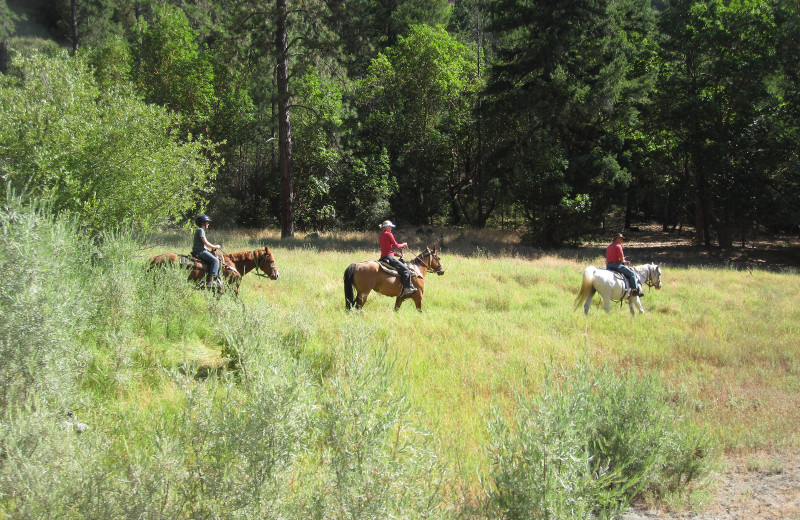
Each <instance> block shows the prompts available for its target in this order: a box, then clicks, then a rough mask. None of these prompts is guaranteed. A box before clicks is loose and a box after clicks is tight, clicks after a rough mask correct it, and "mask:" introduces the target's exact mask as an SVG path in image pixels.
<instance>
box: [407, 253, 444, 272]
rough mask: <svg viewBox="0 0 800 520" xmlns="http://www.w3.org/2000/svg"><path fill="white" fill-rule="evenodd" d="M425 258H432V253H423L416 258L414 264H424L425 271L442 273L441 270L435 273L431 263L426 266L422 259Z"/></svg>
mask: <svg viewBox="0 0 800 520" xmlns="http://www.w3.org/2000/svg"><path fill="white" fill-rule="evenodd" d="M423 256H429V257H430V256H432V253H431V252H430V251H425V252H424V253H422V254H421V255H419V256H418V257H416V258H415V259H414V260H413V262H419V263H420V264H422V266H423V267H424V268H425V269H427V270H428V271H433V272H434V273H439V272H440V271H441V268H440V269H439V270H436V271H434V270H433V268H432V267H431V263H430V262H428V264H427V265H426V264H425V261H424V260H422V259H421V257H423Z"/></svg>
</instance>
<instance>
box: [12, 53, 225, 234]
mask: <svg viewBox="0 0 800 520" xmlns="http://www.w3.org/2000/svg"><path fill="white" fill-rule="evenodd" d="M13 65H14V67H13V70H12V73H11V74H10V75H9V76H3V77H2V78H0V179H3V180H6V181H10V182H11V184H12V185H13V186H14V187H15V188H16V189H17V190H18V191H25V192H27V193H29V194H31V195H33V196H37V197H45V198H48V199H49V200H51V201H52V209H53V210H55V211H57V212H60V211H70V212H73V213H75V214H76V215H78V216H80V218H81V220H82V221H83V222H84V223H85V224H86V225H88V226H89V227H90V228H93V229H101V230H102V229H114V228H117V227H121V226H123V225H130V226H134V227H135V229H139V228H142V227H143V228H148V227H150V226H152V225H155V224H158V223H162V222H166V221H170V220H175V219H177V218H179V217H181V216H182V215H183V214H184V213H185V212H186V211H189V210H191V209H193V208H194V207H195V206H196V204H197V203H198V201H199V200H200V195H201V194H202V192H203V191H204V190H207V189H208V188H209V185H210V182H211V180H212V179H213V178H214V176H215V172H216V166H215V165H214V164H213V163H212V161H211V160H210V159H209V157H212V156H213V151H212V149H211V146H210V145H209V144H208V143H205V142H201V141H193V140H189V141H188V142H187V141H184V140H182V139H183V138H184V136H180V135H178V134H177V132H176V130H175V128H176V125H177V119H176V118H175V116H173V115H171V114H170V113H169V112H167V110H166V109H164V108H162V107H158V106H156V105H147V104H145V103H144V102H143V101H142V100H141V99H139V98H138V97H136V96H135V95H134V94H132V93H131V92H130V89H126V88H125V87H124V85H123V86H120V88H109V87H108V85H106V84H104V89H101V88H100V87H98V83H97V80H96V78H95V76H94V74H92V72H91V70H90V69H89V67H88V65H87V62H86V58H85V57H81V56H78V57H68V56H67V55H66V53H60V54H56V55H55V56H52V57H46V56H44V55H42V54H37V53H34V54H32V55H31V56H27V57H24V56H16V58H15V59H14V62H13Z"/></svg>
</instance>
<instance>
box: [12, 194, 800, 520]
mask: <svg viewBox="0 0 800 520" xmlns="http://www.w3.org/2000/svg"><path fill="white" fill-rule="evenodd" d="M0 217H2V218H1V219H0V220H2V221H1V222H0V225H2V226H3V234H2V237H0V240H2V244H0V245H2V248H0V262H2V264H1V265H3V266H4V267H3V268H4V275H3V277H2V279H0V304H1V305H2V306H1V307H0V310H2V314H3V320H2V324H0V332H2V336H0V341H2V349H3V350H2V352H0V356H2V361H3V363H2V364H0V390H2V399H3V401H2V407H0V411H1V412H2V415H0V517H14V518H44V517H52V518H55V517H59V518H254V517H281V518H288V519H291V518H390V517H402V518H425V517H432V518H433V517H435V518H446V517H452V516H457V515H459V514H461V513H463V514H471V515H473V516H475V517H479V518H480V517H486V518H490V517H497V516H502V515H507V516H510V513H506V512H503V511H506V509H507V508H505V506H502V505H500V504H501V503H500V502H498V501H496V500H494V498H493V495H492V493H497V492H498V490H500V489H503V488H502V486H501V484H502V481H503V478H501V477H500V475H506V474H507V475H514V474H515V473H514V470H513V466H508V465H507V464H512V463H513V462H512V460H509V461H508V463H507V462H504V461H503V459H497V458H495V459H492V458H491V457H490V456H489V454H490V453H493V452H494V453H499V451H498V447H499V446H505V447H506V448H503V449H504V450H507V451H508V452H509V453H512V452H513V450H514V449H516V448H514V446H520V445H522V444H525V443H528V442H533V441H536V442H539V446H540V447H541V448H542V449H544V450H559V453H561V454H562V455H565V454H570V456H571V457H574V458H576V459H577V460H582V461H583V462H581V463H579V464H578V465H575V466H569V467H567V466H565V467H564V470H565V473H562V474H552V475H554V478H557V479H560V480H564V479H565V478H567V477H569V478H572V477H571V476H575V477H580V478H583V479H584V480H583V482H584V483H585V484H587V486H588V485H589V484H591V481H590V480H586V478H588V477H591V478H592V479H594V481H595V484H594V485H595V486H596V487H594V488H592V487H590V486H589V487H587V486H584V487H583V488H581V487H580V486H578V487H575V490H574V491H575V492H574V493H573V494H572V495H569V496H573V497H580V496H583V497H584V498H582V499H580V500H583V502H581V503H584V504H592V502H591V500H590V498H591V496H594V497H596V498H597V497H606V498H607V500H606V501H605V502H602V503H603V504H605V505H603V506H602V507H601V506H598V505H597V504H598V503H594V505H587V507H586V508H585V509H584V511H585V512H586V514H587V515H589V516H591V515H597V514H599V513H600V512H601V511H607V512H612V511H615V510H617V509H618V508H620V507H623V506H624V504H625V503H626V501H627V500H629V499H630V498H631V491H632V490H641V491H642V492H647V493H649V494H652V495H653V496H661V495H663V494H664V493H670V492H672V491H673V490H675V489H677V490H678V491H680V490H683V489H685V487H686V485H687V481H688V482H692V481H694V480H695V479H696V478H697V477H698V476H701V475H703V474H704V473H705V472H707V471H708V469H709V467H710V464H711V462H712V457H711V456H706V455H707V454H708V453H712V454H713V452H714V449H713V445H714V443H716V442H720V443H721V444H722V445H723V447H725V448H726V449H729V450H738V449H752V448H757V449H760V448H775V449H785V448H793V447H795V448H796V447H797V446H796V444H794V443H795V442H796V441H794V440H792V439H793V438H794V437H793V435H792V433H791V432H792V431H793V430H792V428H795V429H796V427H797V426H800V424H798V418H797V414H796V411H793V410H792V406H795V407H796V405H797V404H798V403H797V399H798V398H797V395H799V394H800V393H799V392H797V382H798V380H800V378H798V377H797V366H798V363H797V355H798V354H797V353H796V349H793V348H792V346H793V345H795V344H796V341H793V340H795V339H796V336H797V330H796V326H795V325H794V323H796V318H797V311H796V310H794V307H792V306H789V305H788V303H789V302H791V301H792V298H796V297H797V296H798V294H797V291H798V290H797V289H796V288H794V286H793V285H792V283H791V282H792V281H794V280H795V279H796V275H790V274H774V273H762V272H757V271H754V272H753V274H752V275H749V274H748V275H741V273H737V272H735V271H729V270H711V269H695V268H683V269H675V270H669V269H665V274H664V282H665V289H664V290H662V291H661V292H653V293H649V294H648V296H647V297H646V298H645V308H646V309H647V311H648V313H647V314H645V315H643V316H641V317H638V318H637V319H636V320H632V319H631V318H630V316H629V314H628V313H627V311H626V310H620V309H612V312H611V313H609V314H607V315H606V314H604V313H603V312H602V311H600V309H599V307H593V308H592V311H591V312H590V316H589V318H586V317H584V316H583V314H582V313H576V312H572V306H571V302H572V300H573V297H574V293H575V291H577V285H578V282H579V276H580V270H581V269H582V265H581V262H577V261H576V260H575V259H573V258H561V257H556V256H542V255H538V256H536V259H535V260H531V259H530V258H528V257H523V256H521V255H520V254H519V252H518V251H513V250H512V249H513V248H507V246H506V245H504V244H505V242H503V241H504V240H505V239H498V240H500V242H499V243H498V244H496V245H489V246H480V245H478V244H477V243H478V240H479V239H480V236H478V235H475V236H472V235H469V234H466V233H465V234H464V236H463V237H462V236H461V235H459V234H457V232H456V233H453V234H449V235H446V233H445V232H441V236H440V237H439V239H441V238H444V239H445V244H447V243H450V244H451V245H454V250H453V251H449V250H448V249H447V247H445V248H443V249H442V251H441V253H442V259H443V262H444V267H445V269H446V271H447V272H446V274H445V275H444V276H442V277H436V276H431V277H430V279H429V280H427V283H426V293H425V295H424V302H423V306H424V307H423V313H422V314H419V313H417V312H416V311H415V310H414V308H413V306H412V305H409V303H406V304H404V305H403V307H402V308H401V310H400V312H394V311H393V307H394V300H393V299H390V298H384V297H380V296H377V295H374V294H373V295H371V296H370V299H369V300H368V302H367V305H366V307H365V308H364V310H363V311H359V312H346V311H345V310H344V302H343V290H342V289H343V288H342V273H343V271H344V268H345V267H346V266H347V265H348V264H349V263H352V262H355V261H360V260H366V259H371V258H374V257H375V255H376V252H375V249H374V244H373V242H374V239H375V236H374V235H364V234H350V235H347V236H342V237H338V236H322V237H318V238H310V239H304V238H302V237H301V238H298V239H296V240H286V241H280V240H279V239H278V237H277V235H276V234H275V233H260V232H259V233H246V232H235V233H229V234H226V233H223V232H219V231H214V230H212V231H210V233H212V236H213V238H214V240H215V241H222V242H223V244H224V246H225V249H226V250H228V251H237V250H244V249H255V248H257V247H263V245H269V247H270V249H272V250H273V252H274V253H275V255H276V260H277V264H278V268H279V269H280V272H281V276H280V279H279V280H277V281H271V280H268V279H265V278H259V277H256V276H255V275H249V276H247V277H245V279H244V283H243V286H242V291H241V295H240V297H239V298H238V299H236V298H233V297H232V296H231V295H224V296H223V297H222V298H220V299H217V298H214V297H213V296H212V295H210V294H208V293H204V292H200V291H196V290H193V289H192V287H191V286H190V285H189V284H187V283H185V273H181V272H178V271H165V272H157V273H149V272H148V271H147V270H146V266H147V257H148V256H149V254H150V253H151V252H152V253H161V252H164V250H167V249H168V250H177V251H183V250H186V249H188V248H189V245H190V240H191V237H190V236H189V235H188V234H177V235H175V234H172V235H165V236H164V237H161V238H158V237H156V238H155V239H154V240H153V242H152V244H153V247H152V249H151V250H150V251H142V250H140V249H138V246H137V244H136V243H135V242H134V241H133V240H132V239H131V238H129V237H127V236H125V235H117V236H113V235H109V236H105V237H100V238H94V239H90V238H88V237H85V236H84V234H83V233H82V232H81V229H80V227H79V226H78V225H77V224H76V223H75V222H74V221H71V220H70V219H69V218H64V217H62V218H54V217H52V216H51V215H49V213H48V212H47V211H46V208H39V209H37V208H35V207H32V206H31V205H26V204H23V203H22V202H21V201H19V200H17V199H15V198H14V197H10V196H9V197H7V200H6V202H5V204H4V206H3V212H2V214H0ZM448 233H449V232H448ZM468 235H469V236H468ZM404 238H405V237H404ZM431 238H435V237H429V236H428V234H425V233H424V232H423V234H422V235H420V236H418V237H416V238H413V239H412V240H411V242H412V244H413V247H414V248H415V249H414V250H415V251H419V250H421V249H423V248H424V246H425V245H434V244H433V243H429V240H430V239H431ZM473 242H475V243H473ZM456 246H457V247H456ZM455 251H458V253H459V254H456V253H455ZM7 266H14V270H11V269H9V268H8V267H7ZM741 276H746V277H747V278H744V279H742V278H740V277H741ZM729 286H733V287H735V289H734V291H733V292H731V291H729V290H728V287H729ZM779 288H780V291H778V290H777V289H779ZM698 289H700V290H702V291H704V294H706V295H709V297H710V298H712V301H713V304H711V305H710V304H709V303H707V302H706V301H701V300H700V299H698V298H697V297H696V294H697V291H698ZM737 294H738V295H740V296H736V295H737ZM767 304H768V307H767ZM744 316H747V317H749V318H751V319H752V321H751V322H750V323H745V324H740V321H741V320H742V317H744ZM793 320H794V321H793ZM606 365H607V366H612V367H614V370H610V369H604V370H601V369H596V368H593V367H601V366H606ZM558 366H578V367H584V368H581V369H580V370H577V371H576V372H574V373H573V372H570V371H568V372H566V373H560V372H559V373H558V377H549V378H548V376H547V367H558ZM653 373H657V374H660V376H659V377H658V378H656V379H654V378H651V374H653ZM653 377H654V376H653ZM520 381H524V382H525V385H523V386H520V385H518V383H519V382H520ZM654 381H655V382H654ZM588 382H592V385H594V386H592V390H591V391H589V390H586V391H583V390H581V389H584V390H585V386H586V385H587V384H588ZM567 390H569V391H567ZM576 392H577V394H576ZM561 395H563V396H564V397H563V398H562V397H559V399H561V401H563V402H564V403H569V402H572V401H574V402H585V403H586V406H585V407H584V408H583V409H584V412H583V413H582V414H581V415H579V416H577V417H575V421H574V422H575V423H576V425H580V424H583V425H584V426H586V427H585V428H578V429H573V430H564V429H562V428H561V427H562V426H563V424H564V421H563V420H556V418H558V417H562V418H563V417H566V416H569V414H565V413H564V412H563V410H569V408H565V407H563V406H562V407H559V406H556V405H555V403H557V402H561V401H559V400H558V399H554V398H553V396H561ZM576 395H583V396H584V397H580V398H579V397H576ZM767 395H771V396H777V397H778V399H777V400H776V401H775V402H773V401H771V400H767V399H766V396H767ZM548 396H549V397H548ZM599 396H605V397H606V398H607V397H609V396H618V397H619V399H618V400H608V399H606V400H603V399H600V398H599ZM581 399H583V401H581ZM570 400H572V401H570ZM757 400H758V401H757ZM754 402H760V403H761V404H760V406H761V407H760V408H758V407H754V406H753V403H754ZM543 404H548V405H550V404H553V406H552V407H551V408H549V410H550V411H549V412H548V411H547V410H548V409H547V408H546V407H544V406H543ZM655 405H657V407H656V406H655ZM565 406H566V405H565ZM582 406H583V405H582ZM651 408H653V409H652V410H651ZM67 410H72V411H73V412H74V414H75V416H76V417H77V420H78V421H81V422H83V423H85V424H86V425H88V429H85V431H83V433H78V431H77V430H76V428H75V425H74V424H73V423H74V419H72V418H69V417H67V416H66V412H67ZM776 410H777V411H782V416H781V417H779V418H771V417H770V416H771V414H772V413H773V412H775V411H776ZM794 410H796V408H794ZM540 413H545V415H542V416H539V415H537V414H540ZM547 413H549V417H551V418H552V420H547V421H546V420H544V419H542V417H545V416H548V415H546V414H547ZM537 417H539V418H538V419H537ZM522 418H524V421H523V420H522ZM631 418H635V419H636V420H635V421H634V420H631ZM763 420H766V424H767V425H768V427H767V428H766V429H762V430H761V431H760V433H748V432H747V431H746V429H747V425H748V424H750V425H755V424H756V423H757V422H759V421H763ZM537 421H538V422H537ZM647 421H650V422H652V423H653V424H657V425H658V428H656V429H654V430H653V431H654V432H656V433H657V432H661V433H659V434H658V435H656V436H655V437H650V436H647V435H645V433H646V432H644V431H641V430H643V429H642V428H640V429H639V430H637V431H631V430H625V429H624V428H622V427H623V426H626V425H628V422H630V424H631V425H634V424H642V423H643V422H647ZM504 422H505V424H507V425H508V427H506V428H502V427H500V425H502V424H503V423H504ZM489 424H492V425H495V426H498V428H494V427H488V426H487V425H489ZM498 432H505V433H503V434H502V435H500V434H498ZM586 432H588V433H586ZM565 435H566V436H568V437H570V438H572V439H573V441H574V442H572V441H570V442H566V440H567V439H566V437H564V436H565ZM542 439H549V440H547V442H543V441H542ZM559 439H562V440H564V442H563V443H562V444H558V443H559V442H561V441H560V440H559ZM587 439H589V440H588V441H587ZM665 439H666V440H669V439H673V440H675V439H677V440H676V441H674V442H672V441H671V442H662V441H664V440H665ZM698 439H699V440H698ZM709 439H710V440H709ZM630 440H635V441H636V443H635V444H632V442H629V441H630ZM712 441H713V442H712ZM705 442H708V445H706V444H704V443H705ZM636 446H638V447H639V448H636V449H635V450H634V447H636ZM698 447H700V450H698V449H697V448H698ZM701 454H702V455H703V456H699V455H701ZM525 457H526V458H527V460H528V462H527V464H529V465H530V464H533V465H536V462H535V461H536V459H535V458H533V457H530V456H529V455H525ZM665 460H672V461H676V462H680V464H678V465H677V466H676V467H670V466H669V465H668V464H664V463H662V462H659V461H665ZM681 461H682V462H681ZM655 468H658V471H657V472H655ZM642 475H644V476H642ZM651 475H656V476H657V477H656V478H652V477H651ZM525 479H528V480H527V482H528V484H526V480H525ZM598 480H599V481H600V482H601V483H603V485H597V484H596V482H597V481H598ZM507 481H508V482H511V483H514V482H516V483H518V484H520V485H522V486H523V488H524V486H528V488H527V489H533V487H532V486H533V484H536V485H540V484H541V485H543V484H545V482H538V481H537V482H534V481H533V480H531V475H522V474H521V475H520V478H519V479H516V480H515V479H507ZM479 482H484V483H487V484H488V483H491V484H490V485H488V486H487V487H481V486H480V485H479ZM576 483H579V482H578V481H576ZM645 483H646V484H645ZM515 485H516V484H515ZM508 489H513V487H512V488H508ZM581 489H582V490H583V491H581ZM621 489H622V490H623V491H624V493H620V492H619V490H621ZM569 496H568V495H566V494H565V495H563V496H562V498H563V500H564V502H563V503H564V507H567V506H568V501H569V500H573V499H572V498H569ZM575 500H579V498H576V499H575ZM592 500H593V499H592ZM575 503H578V502H575ZM573 505H574V504H573ZM569 507H571V506H569ZM569 507H567V508H568V509H569ZM498 508H499V509H498ZM501 510H502V511H501ZM509 510H510V509H509ZM566 510H567V509H564V511H566ZM560 514H561V513H559V515H560Z"/></svg>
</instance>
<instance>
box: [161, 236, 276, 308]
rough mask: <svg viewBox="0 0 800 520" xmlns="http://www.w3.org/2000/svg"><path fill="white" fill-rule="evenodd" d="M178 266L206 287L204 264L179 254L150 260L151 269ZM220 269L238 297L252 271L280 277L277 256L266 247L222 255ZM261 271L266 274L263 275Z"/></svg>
mask: <svg viewBox="0 0 800 520" xmlns="http://www.w3.org/2000/svg"><path fill="white" fill-rule="evenodd" d="M178 264H180V266H181V267H184V268H185V269H188V270H189V271H190V272H189V277H188V279H187V280H188V281H190V282H192V281H194V282H196V283H197V285H198V287H204V286H205V279H206V267H205V264H203V263H202V262H199V261H196V260H194V259H193V258H191V257H188V258H187V257H186V256H181V255H178V254H177V253H165V254H163V255H158V256H154V257H153V258H151V259H150V269H154V268H156V267H163V266H167V265H178ZM219 268H220V271H221V272H222V275H223V278H224V280H225V285H226V286H232V287H233V292H234V294H236V296H239V286H240V285H241V284H242V277H243V276H244V275H246V274H247V273H249V272H250V271H253V270H255V271H256V274H259V275H260V276H266V277H269V278H270V279H271V280H277V279H278V276H279V273H278V268H277V267H275V256H274V255H273V254H272V251H270V250H269V248H268V247H266V246H264V249H263V250H262V249H255V250H253V251H240V252H238V253H230V254H228V253H222V259H221V260H220V265H219ZM259 271H262V272H264V273H265V274H263V275H261V274H260V273H259Z"/></svg>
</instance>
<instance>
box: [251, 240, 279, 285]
mask: <svg viewBox="0 0 800 520" xmlns="http://www.w3.org/2000/svg"><path fill="white" fill-rule="evenodd" d="M258 253H261V251H258ZM253 256H255V257H256V267H258V268H259V269H261V270H262V271H264V272H265V273H267V274H268V275H269V277H270V278H271V279H272V280H277V279H278V268H277V267H275V257H274V256H273V255H272V251H270V250H269V248H268V247H267V246H264V252H263V254H258V255H253Z"/></svg>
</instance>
